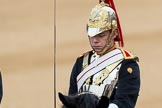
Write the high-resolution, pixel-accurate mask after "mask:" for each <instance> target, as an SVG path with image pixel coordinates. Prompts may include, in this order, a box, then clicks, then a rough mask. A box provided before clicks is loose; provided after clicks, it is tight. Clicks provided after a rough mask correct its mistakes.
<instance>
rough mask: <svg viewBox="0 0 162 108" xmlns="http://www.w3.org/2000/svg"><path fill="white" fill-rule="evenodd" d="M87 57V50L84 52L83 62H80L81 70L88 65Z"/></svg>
mask: <svg viewBox="0 0 162 108" xmlns="http://www.w3.org/2000/svg"><path fill="white" fill-rule="evenodd" d="M88 58H89V52H88V53H86V54H84V57H83V63H82V70H84V69H85V68H86V67H87V66H88Z"/></svg>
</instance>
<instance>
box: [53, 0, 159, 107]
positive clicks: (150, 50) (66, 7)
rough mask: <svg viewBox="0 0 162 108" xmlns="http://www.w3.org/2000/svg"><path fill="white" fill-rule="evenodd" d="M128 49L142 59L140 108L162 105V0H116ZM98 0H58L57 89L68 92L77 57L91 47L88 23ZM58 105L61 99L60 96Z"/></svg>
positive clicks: (138, 103)
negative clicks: (87, 30)
mask: <svg viewBox="0 0 162 108" xmlns="http://www.w3.org/2000/svg"><path fill="white" fill-rule="evenodd" d="M114 2H115V5H116V9H117V12H118V15H119V17H120V22H121V26H122V30H123V36H124V41H125V47H124V48H125V49H127V50H129V51H130V52H132V53H133V54H135V55H137V56H138V57H139V58H140V62H139V65H140V70H141V90H140V94H139V98H138V102H137V105H136V108H144V107H147V108H153V107H155V108H158V107H161V106H162V103H161V101H162V84H161V82H162V80H161V78H162V72H161V68H160V67H161V66H162V57H161V55H162V49H161V46H162V41H161V40H162V36H161V35H162V21H161V19H162V11H161V10H162V1H161V0H133V1H132V0H114ZM96 3H98V1H97V0H57V5H56V20H57V21H56V25H57V26H56V27H57V30H56V34H57V43H56V44H57V47H56V48H57V49H56V51H57V53H56V84H57V85H56V89H57V92H62V93H64V94H67V93H68V87H69V78H70V73H71V70H72V67H73V64H74V63H75V60H76V58H77V57H78V56H79V55H81V54H82V53H84V52H86V51H88V50H90V49H91V48H90V46H89V42H88V38H87V34H86V23H87V20H88V15H89V12H90V11H91V8H92V7H94V6H95V5H96ZM56 102H57V108H60V105H61V102H60V101H59V100H58V97H57V98H56Z"/></svg>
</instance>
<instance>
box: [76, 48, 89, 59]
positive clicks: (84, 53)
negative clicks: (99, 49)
mask: <svg viewBox="0 0 162 108" xmlns="http://www.w3.org/2000/svg"><path fill="white" fill-rule="evenodd" d="M91 52H92V50H88V51H85V52H83V53H81V54H80V55H79V56H78V58H80V57H83V56H86V55H88V54H90V53H91Z"/></svg>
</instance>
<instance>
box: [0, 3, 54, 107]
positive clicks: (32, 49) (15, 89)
mask: <svg viewBox="0 0 162 108" xmlns="http://www.w3.org/2000/svg"><path fill="white" fill-rule="evenodd" d="M53 52H54V0H0V71H1V73H2V79H3V91H4V95H3V99H2V103H1V108H53V106H54V105H53V103H54V98H53V89H54V88H53V76H54V74H53V71H54V66H53V62H54V56H53V55H54V53H53Z"/></svg>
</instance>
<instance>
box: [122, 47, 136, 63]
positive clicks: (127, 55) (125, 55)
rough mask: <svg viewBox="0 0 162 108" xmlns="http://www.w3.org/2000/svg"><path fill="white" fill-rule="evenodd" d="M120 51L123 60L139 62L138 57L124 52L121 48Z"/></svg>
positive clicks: (126, 51)
mask: <svg viewBox="0 0 162 108" xmlns="http://www.w3.org/2000/svg"><path fill="white" fill-rule="evenodd" d="M120 50H121V52H122V54H123V56H124V59H125V60H130V59H133V60H135V61H137V62H139V58H138V56H136V55H135V54H133V53H132V52H130V51H128V50H126V49H122V48H120Z"/></svg>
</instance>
